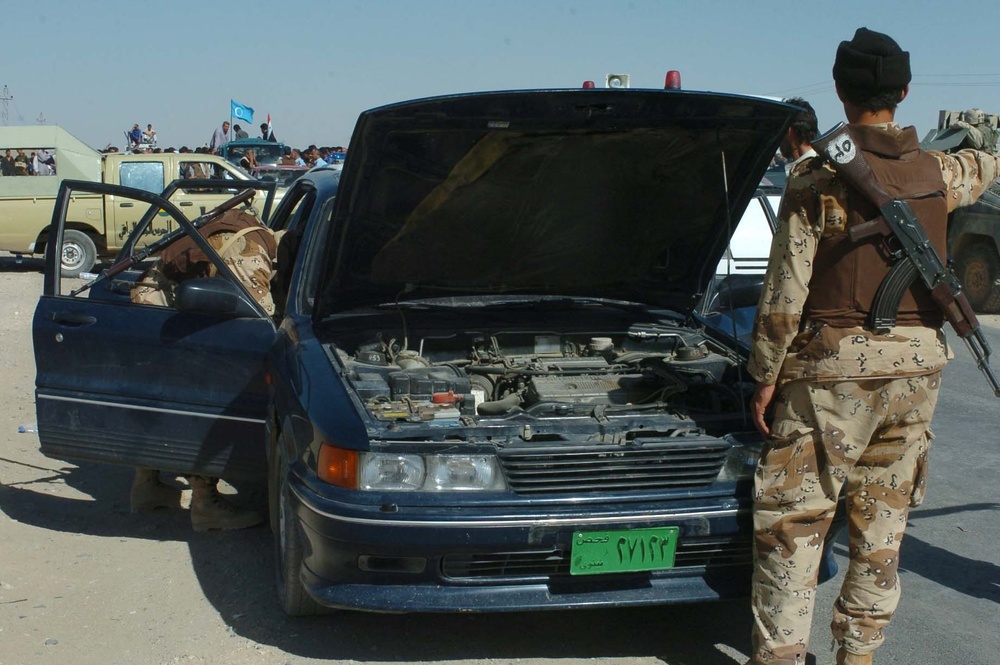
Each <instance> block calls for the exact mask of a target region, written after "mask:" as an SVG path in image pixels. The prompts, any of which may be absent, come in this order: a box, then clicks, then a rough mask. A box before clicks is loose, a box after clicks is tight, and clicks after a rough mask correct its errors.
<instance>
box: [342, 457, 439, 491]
mask: <svg viewBox="0 0 1000 665" xmlns="http://www.w3.org/2000/svg"><path fill="white" fill-rule="evenodd" d="M360 457H361V465H360V477H359V478H358V489H363V490H403V491H406V490H418V489H420V487H421V486H422V485H423V484H424V476H425V475H426V471H425V468H424V460H423V459H421V457H420V455H390V454H386V453H362V454H361V455H360Z"/></svg>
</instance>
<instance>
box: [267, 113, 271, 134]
mask: <svg viewBox="0 0 1000 665" xmlns="http://www.w3.org/2000/svg"><path fill="white" fill-rule="evenodd" d="M267 135H268V137H270V136H271V114H270V113H268V114H267Z"/></svg>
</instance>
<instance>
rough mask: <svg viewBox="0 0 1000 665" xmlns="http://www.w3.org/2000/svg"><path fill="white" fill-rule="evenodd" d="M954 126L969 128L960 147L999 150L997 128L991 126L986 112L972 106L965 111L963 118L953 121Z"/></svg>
mask: <svg viewBox="0 0 1000 665" xmlns="http://www.w3.org/2000/svg"><path fill="white" fill-rule="evenodd" d="M952 127H961V128H963V129H965V130H967V134H966V136H965V138H964V139H962V143H961V145H960V146H959V147H962V148H976V149H977V150H985V151H987V152H992V153H996V152H997V130H995V129H994V128H993V127H991V126H990V124H989V122H987V120H986V114H984V113H983V112H982V111H981V110H980V109H976V108H972V109H969V110H968V111H963V112H962V117H961V120H959V121H958V122H956V123H953V124H952Z"/></svg>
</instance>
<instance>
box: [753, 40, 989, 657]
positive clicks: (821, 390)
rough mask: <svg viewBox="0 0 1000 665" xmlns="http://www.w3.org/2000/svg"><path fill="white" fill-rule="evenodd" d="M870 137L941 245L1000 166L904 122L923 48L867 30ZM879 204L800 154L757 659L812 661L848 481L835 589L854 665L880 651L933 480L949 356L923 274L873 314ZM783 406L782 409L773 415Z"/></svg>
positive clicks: (863, 145)
mask: <svg viewBox="0 0 1000 665" xmlns="http://www.w3.org/2000/svg"><path fill="white" fill-rule="evenodd" d="M833 78H834V82H835V84H836V88H837V94H838V96H839V97H840V100H841V101H842V103H843V105H844V112H845V115H846V116H847V119H848V121H849V122H850V123H851V124H850V128H851V133H852V135H853V137H854V139H855V147H856V149H857V150H859V151H861V152H862V153H863V154H864V156H865V158H866V160H867V161H868V163H869V164H870V165H871V174H872V177H873V178H874V179H875V181H876V182H877V183H878V184H879V185H881V187H882V188H884V189H886V190H887V191H888V192H889V193H890V195H891V196H893V197H895V198H898V199H901V200H903V201H906V202H907V203H908V204H909V205H910V206H911V208H912V209H913V210H914V212H915V213H916V215H917V217H918V219H919V220H920V221H921V222H922V224H923V226H924V227H925V229H926V231H927V234H928V236H929V237H930V238H931V241H932V243H933V244H934V245H935V248H936V249H937V251H938V253H939V254H940V255H944V253H945V247H944V245H945V236H946V230H947V217H948V213H949V212H951V211H952V210H954V209H955V208H957V207H959V206H963V205H970V204H972V203H974V202H975V200H976V199H977V198H978V197H979V196H980V194H982V193H983V191H985V189H986V188H987V187H988V186H989V185H990V183H992V182H993V180H995V179H996V178H997V176H998V175H1000V160H998V158H996V157H994V156H993V155H990V154H988V153H985V152H981V151H976V150H962V151H959V152H957V153H955V154H953V155H945V154H943V153H938V152H924V151H922V150H920V146H919V143H918V139H917V134H916V131H915V130H914V128H912V127H907V128H900V127H899V126H898V125H897V124H896V123H895V122H894V117H895V109H896V105H897V104H898V103H899V102H901V101H902V100H903V99H904V98H905V97H906V95H907V93H908V91H909V82H910V78H911V75H910V61H909V53H908V52H906V51H903V50H902V49H901V48H900V47H899V45H898V44H897V43H896V42H895V41H894V40H893V39H891V38H890V37H888V36H887V35H884V34H881V33H878V32H873V31H870V30H868V29H866V28H861V29H859V30H858V31H857V32H856V33H855V35H854V38H853V39H852V40H851V41H849V42H847V41H845V42H841V44H840V46H839V48H838V50H837V56H836V60H835V64H834V67H833ZM878 215H879V210H878V208H877V207H875V205H874V204H870V203H868V202H867V201H866V200H865V199H864V198H863V197H862V196H861V195H860V194H859V193H858V192H857V191H854V190H853V189H851V188H850V186H848V185H847V184H846V183H844V182H843V181H842V180H841V179H839V178H838V177H837V175H836V173H835V171H834V170H833V168H832V167H831V166H830V165H829V164H827V163H825V162H823V161H822V159H821V158H819V157H817V158H814V159H810V160H807V161H805V162H802V163H800V164H797V165H796V167H795V168H794V169H793V170H792V172H791V173H790V175H789V180H788V186H787V189H786V192H785V195H784V198H783V200H782V204H781V209H780V212H779V227H778V230H777V231H776V233H775V236H774V241H773V243H772V246H771V255H770V259H769V261H768V269H767V274H766V276H765V280H764V287H763V290H762V293H761V299H760V303H759V306H758V314H757V319H756V322H755V325H754V332H753V338H752V339H753V350H752V352H751V358H750V363H749V371H750V373H751V374H752V375H753V376H754V378H755V379H756V381H757V388H756V390H755V393H754V397H753V401H752V408H751V410H752V413H753V417H754V422H755V424H756V425H757V428H758V429H759V430H760V431H761V433H762V434H763V435H764V436H765V437H767V443H766V444H765V447H764V451H763V454H762V456H761V459H760V462H759V464H758V467H757V471H756V477H755V485H754V545H755V554H756V556H755V570H754V576H753V584H752V599H751V607H752V611H753V616H754V623H753V628H752V642H753V654H752V656H751V660H750V663H751V664H752V665H763V664H769V665H803V664H804V663H805V660H806V653H807V650H808V645H809V631H810V627H811V625H812V618H811V617H812V609H813V603H814V599H815V590H816V583H817V576H818V574H819V564H820V560H821V556H822V550H823V544H824V539H825V537H826V535H827V532H828V530H829V527H830V523H831V520H832V518H833V515H834V511H835V508H836V505H837V499H838V496H839V494H840V492H841V489H842V488H843V489H844V491H845V492H846V501H845V505H846V508H847V520H848V525H849V530H848V540H849V557H850V562H849V565H848V570H847V573H846V576H845V580H844V583H843V586H842V587H841V590H840V594H839V595H838V597H837V600H836V601H835V603H834V611H833V622H832V625H831V629H832V632H833V637H834V640H835V641H836V643H837V644H839V650H838V652H837V663H838V665H870V664H871V663H872V662H873V660H872V653H873V652H874V651H875V650H876V649H877V648H878V647H879V646H880V645H881V644H882V641H883V639H884V630H885V629H886V627H887V626H888V625H889V623H890V620H891V619H892V616H893V613H894V612H895V610H896V607H897V604H898V603H899V598H900V583H899V577H898V574H897V573H898V570H899V547H900V541H901V540H902V538H903V532H904V529H905V527H906V519H907V514H908V511H909V508H910V507H913V506H916V505H918V504H919V503H920V501H921V500H922V498H923V494H924V486H925V483H926V473H927V459H928V454H929V450H930V440H931V433H930V429H929V426H930V422H931V417H932V415H933V412H934V406H935V403H936V401H937V395H938V390H939V388H940V383H941V370H942V368H943V367H944V365H945V364H946V363H947V361H948V359H949V357H950V351H949V349H948V346H947V343H946V340H945V337H944V333H943V332H942V330H941V327H942V323H943V316H942V312H941V310H940V309H939V307H938V306H937V305H936V304H935V303H934V301H933V299H932V298H931V297H930V294H929V292H928V291H927V289H926V288H925V287H924V286H923V284H922V282H920V280H917V281H916V282H914V285H911V287H910V289H909V290H908V291H907V293H906V294H905V295H904V297H903V299H902V301H901V303H900V308H899V311H898V312H897V321H896V323H897V324H896V325H895V326H894V327H892V328H890V329H889V331H888V332H885V331H884V330H881V329H880V328H876V326H874V325H873V324H872V323H871V318H870V314H871V310H872V309H873V304H874V300H875V297H876V290H877V289H878V287H879V285H880V284H881V283H882V280H883V279H884V277H885V276H886V275H887V274H888V272H889V269H890V260H889V258H888V257H889V256H891V254H890V253H889V252H887V251H886V249H887V247H886V246H885V243H887V242H889V241H888V240H887V238H885V237H884V236H878V237H871V236H870V237H867V238H864V239H862V240H858V241H854V240H851V238H850V235H849V233H848V230H849V229H850V228H852V227H853V226H855V225H860V224H863V223H866V222H868V221H870V220H873V219H875V218H876V217H877V216H878ZM770 407H773V415H772V419H771V423H770V425H769V424H768V423H767V422H766V421H765V415H767V414H771V408H770Z"/></svg>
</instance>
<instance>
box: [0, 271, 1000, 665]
mask: <svg viewBox="0 0 1000 665" xmlns="http://www.w3.org/2000/svg"><path fill="white" fill-rule="evenodd" d="M40 270H41V261H40V260H32V259H28V260H25V261H23V262H16V261H15V260H14V258H13V257H10V256H9V255H5V254H0V350H2V352H0V369H2V377H3V381H2V382H0V446H2V448H0V542H2V543H3V544H2V546H0V665H22V664H26V665H33V664H36V663H39V664H44V663H59V664H60V665H63V664H65V663H73V664H74V665H89V664H91V663H93V664H100V665H118V664H121V665H131V664H173V663H186V664H193V665H200V664H206V665H207V664H209V663H211V664H212V665H238V664H239V665H243V664H258V663H259V664H272V663H275V664H294V665H300V664H304V663H317V662H342V663H356V662H359V663H413V664H422V663H435V664H437V665H440V664H443V663H463V664H468V665H480V664H482V665H485V664H494V663H523V664H527V665H542V664H544V665H559V664H565V663H616V664H619V663H620V664H627V665H643V664H647V663H664V664H666V665H733V664H734V663H736V664H741V663H743V661H744V660H745V654H746V652H747V650H748V646H749V645H748V634H749V624H750V615H749V612H748V611H747V608H746V607H745V604H744V603H742V602H741V603H727V604H718V605H710V606H687V607H658V608H645V609H630V610H614V611H608V610H601V611H598V610H591V611H577V612H547V613H537V614H527V613H522V614H506V615H471V614H470V615H375V614H360V613H339V614H333V615H331V616H324V617H317V618H310V619H305V620H301V619H299V620H294V619H288V618H286V617H285V616H284V615H283V614H282V612H281V611H280V609H279V608H278V607H277V605H276V602H275V600H274V598H273V590H272V580H271V578H272V554H271V536H270V533H269V531H268V530H267V528H266V527H258V528H254V529H249V530H246V531H239V532H230V533H207V534H205V533H195V532H193V531H192V530H191V528H190V523H189V521H188V516H187V513H186V512H184V511H177V512H172V513H171V512H166V513H162V514H155V515H132V514H130V513H129V506H128V487H129V482H130V478H131V471H130V470H129V469H127V468H118V467H111V466H100V465H88V464H81V465H76V464H71V463H68V462H62V461H58V460H52V459H48V458H46V457H43V456H42V455H41V454H40V453H39V452H38V439H37V437H36V435H35V434H33V433H30V432H28V433H18V426H21V425H29V426H30V425H32V424H33V423H34V398H33V390H34V360H33V357H32V345H31V317H32V313H33V310H34V305H35V302H36V300H37V298H38V295H39V293H40V291H41V282H42V276H41V273H40ZM983 320H984V323H985V324H987V325H988V326H990V331H991V335H992V339H993V340H994V346H995V347H998V348H1000V333H998V330H1000V328H998V326H1000V318H998V317H983ZM956 353H958V354H959V355H960V356H961V355H966V354H965V352H964V350H963V349H957V350H956ZM960 360H961V363H960V362H956V363H953V365H956V366H958V369H957V370H955V371H956V372H962V373H961V374H952V376H956V377H958V380H955V381H952V383H951V384H949V377H948V375H946V381H945V392H943V393H942V405H941V407H940V408H939V414H938V415H939V417H938V419H937V420H936V421H935V426H936V429H937V430H938V443H937V444H936V446H938V447H941V448H943V449H944V450H942V451H941V453H942V454H940V455H938V457H935V458H934V459H935V469H934V471H933V472H932V487H931V491H930V492H929V497H928V503H927V505H925V506H924V507H923V508H922V509H921V510H919V511H916V512H915V513H914V514H913V524H912V527H911V530H910V531H908V532H907V534H908V535H907V538H908V542H906V543H904V545H903V559H902V560H903V564H904V565H903V568H904V569H905V570H904V572H903V575H902V579H903V584H904V587H905V588H906V591H904V597H903V602H902V604H901V607H900V610H899V613H898V615H897V622H896V624H895V625H894V626H893V629H892V632H891V634H890V636H889V641H888V643H887V647H886V648H885V649H883V650H882V651H881V652H880V653H879V659H878V662H879V665H883V664H891V663H900V664H902V663H907V664H914V663H963V664H965V663H969V664H975V663H981V664H984V665H985V664H987V663H996V662H998V658H1000V657H998V656H997V654H1000V637H998V634H997V630H996V627H997V623H996V617H997V616H998V613H997V603H998V602H1000V566H998V565H997V562H998V555H997V553H996V552H997V550H996V548H995V546H994V542H995V538H996V534H997V533H998V532H1000V517H998V515H1000V511H998V510H997V508H998V504H997V503H996V492H995V489H993V488H994V487H995V484H996V483H995V479H996V474H997V472H998V471H1000V469H998V462H1000V455H998V454H997V452H996V451H997V450H998V448H997V446H996V442H995V437H996V429H997V425H998V424H1000V418H998V416H997V410H996V405H997V403H996V402H995V400H993V401H991V400H992V398H991V397H989V398H988V394H987V393H986V390H985V387H984V386H985V384H983V383H982V381H981V378H980V377H978V374H977V373H976V371H975V368H974V367H971V363H970V362H969V361H968V360H967V359H965V358H960ZM962 363H964V364H962ZM995 364H997V363H995ZM949 372H952V368H951V366H949ZM949 391H951V392H949ZM961 391H967V392H968V393H969V394H970V395H974V397H970V398H966V397H965V393H964V392H961ZM984 396H985V397H984ZM987 398H988V399H987ZM943 411H944V412H946V413H948V414H953V415H943V414H942V412H943ZM946 435H947V436H948V438H949V439H950V440H951V441H950V442H949V443H955V444H962V445H956V446H954V447H952V448H951V449H950V450H949V449H948V448H945V447H944V445H943V444H942V443H941V442H942V441H943V440H945V437H946ZM238 489H239V497H240V501H242V502H243V503H247V504H251V505H254V506H256V507H257V508H259V509H260V510H264V509H265V505H264V503H265V493H264V490H263V488H260V487H240V488H238ZM911 538H912V542H910V539H911ZM908 546H909V548H908ZM837 551H838V559H839V560H840V561H841V563H843V561H844V558H843V554H844V551H845V548H844V545H843V543H840V544H839V545H838V546H837ZM907 564H909V565H907ZM835 584H836V583H834V584H826V585H824V586H823V587H821V592H820V593H819V598H818V600H817V612H816V618H815V622H814V638H813V645H812V650H813V652H814V654H815V660H811V663H814V664H818V665H828V664H832V663H833V655H832V653H831V651H830V650H829V637H828V636H829V632H828V629H827V625H828V622H829V616H830V612H829V607H830V604H831V603H832V600H833V596H834V593H835V591H836V585H835Z"/></svg>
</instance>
